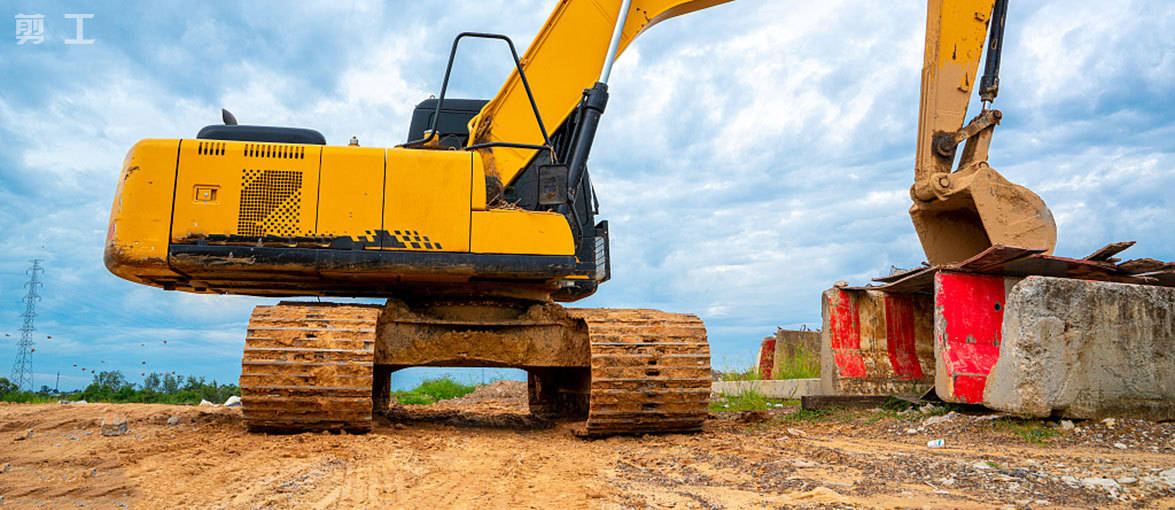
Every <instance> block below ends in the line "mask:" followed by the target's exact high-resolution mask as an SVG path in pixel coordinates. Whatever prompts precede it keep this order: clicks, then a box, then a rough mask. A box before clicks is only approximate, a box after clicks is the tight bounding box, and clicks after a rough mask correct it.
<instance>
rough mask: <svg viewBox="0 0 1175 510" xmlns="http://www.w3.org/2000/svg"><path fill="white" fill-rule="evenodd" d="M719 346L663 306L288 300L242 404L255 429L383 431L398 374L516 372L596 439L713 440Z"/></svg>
mask: <svg viewBox="0 0 1175 510" xmlns="http://www.w3.org/2000/svg"><path fill="white" fill-rule="evenodd" d="M709 360H710V347H709V343H708V342H707V341H706V330H705V327H704V326H703V325H702V321H701V320H700V319H698V318H697V317H695V316H693V315H687V314H675V313H666V312H660V311H657V310H645V309H635V310H618V309H587V308H578V309H577V308H563V307H562V306H559V305H556V304H553V303H549V302H534V301H530V302H528V301H522V300H511V299H504V298H469V299H454V298H443V299H409V300H401V299H389V300H388V302H387V304H386V305H385V306H382V307H381V306H379V305H354V304H335V303H314V302H282V303H280V304H277V305H273V306H258V307H257V308H256V309H254V311H253V316H252V318H251V319H250V321H249V329H248V336H247V337H246V345H245V356H244V359H243V361H242V367H241V370H242V375H241V394H242V404H243V407H244V415H245V422H246V423H247V425H248V427H249V428H250V430H254V431H266V432H301V431H316V430H347V431H351V432H359V431H367V430H370V429H371V426H372V418H373V415H374V414H378V413H380V412H383V411H385V410H387V408H388V405H389V401H390V395H391V392H390V391H389V382H390V376H391V374H392V372H395V371H396V370H400V369H404V368H408V367H414V366H441V367H478V366H481V367H485V366H491V367H511V368H520V369H524V370H526V371H527V374H528V393H529V403H530V411H531V413H532V414H533V415H534V416H535V417H538V418H541V419H571V420H586V421H585V422H584V423H583V424H582V426H580V427H578V428H577V433H579V434H581V435H584V436H589V437H590V436H604V435H611V434H624V433H661V432H691V431H697V430H700V428H701V425H702V422H703V421H704V420H705V418H706V414H707V412H708V410H707V409H708V401H709V395H710V361H709Z"/></svg>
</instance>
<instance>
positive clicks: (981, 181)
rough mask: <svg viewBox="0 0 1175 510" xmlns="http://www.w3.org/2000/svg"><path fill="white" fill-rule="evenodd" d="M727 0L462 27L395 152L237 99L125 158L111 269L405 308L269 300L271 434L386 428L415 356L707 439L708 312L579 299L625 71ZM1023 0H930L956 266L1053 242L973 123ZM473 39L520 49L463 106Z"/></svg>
mask: <svg viewBox="0 0 1175 510" xmlns="http://www.w3.org/2000/svg"><path fill="white" fill-rule="evenodd" d="M725 1H728V0H562V1H561V2H559V3H558V5H556V7H555V9H554V11H553V12H552V13H551V15H550V17H549V18H548V19H547V21H546V23H545V25H544V26H543V27H542V29H541V30H540V31H539V33H538V35H537V36H536V37H535V39H534V41H533V42H532V43H531V45H530V47H529V48H528V49H527V51H526V53H525V54H524V55H523V56H522V57H521V58H519V56H518V53H517V51H516V50H515V48H514V44H513V42H511V41H510V39H509V38H507V37H505V36H501V35H495V34H484V33H471V32H467V33H462V34H460V35H458V36H457V37H456V39H454V41H453V45H452V49H451V51H450V55H449V62H448V66H447V68H446V70H445V75H444V79H443V81H442V86H441V90H440V94H439V97H437V98H435V99H432V98H430V99H428V100H425V101H424V102H422V103H420V104H418V105H417V107H416V110H415V111H414V113H413V116H412V120H411V124H410V127H409V133H408V137H407V141H406V142H405V143H404V144H403V145H400V146H397V147H394V148H387V149H384V148H367V147H359V146H358V143H356V142H355V141H354V140H352V143H351V144H350V145H347V146H331V145H326V143H325V140H324V138H323V136H322V135H321V134H320V133H318V132H316V131H313V130H309V129H299V128H283V127H269V126H250V125H240V124H238V123H237V121H236V119H235V117H234V116H233V115H232V114H230V113H228V112H227V111H224V112H222V115H223V120H224V124H223V125H213V126H207V127H205V128H203V129H201V130H200V132H199V134H198V135H197V136H196V138H195V139H182V140H162V139H147V140H142V141H140V142H138V143H137V144H136V145H135V146H134V147H133V148H132V149H131V150H130V152H129V153H128V154H127V157H126V159H125V161H124V162H123V168H122V174H121V177H120V179H119V183H118V188H117V191H116V195H115V199H114V205H113V207H112V211H111V219H110V228H109V231H108V233H107V240H106V248H105V254H104V259H105V263H106V267H107V268H108V269H109V270H110V271H111V272H113V273H114V274H116V275H118V276H120V277H122V278H125V279H127V280H130V281H133V282H137V283H141V284H145V285H151V286H155V287H161V288H163V289H167V290H181V291H185V292H195V293H216V294H245V295H254V296H347V297H378V298H386V299H387V301H386V303H385V304H383V305H359V304H339V303H316V302H286V301H283V302H281V303H279V304H277V305H271V306H258V307H256V308H255V309H254V311H253V314H252V317H251V318H250V321H249V326H248V331H247V334H246V338H245V349H244V356H243V361H242V367H241V378H240V386H241V392H242V404H243V411H244V419H245V422H246V424H247V426H248V427H249V429H250V430H254V431H277V432H290V431H307V430H339V429H341V430H350V431H365V430H369V429H370V428H371V424H372V416H373V412H375V413H378V412H380V411H383V410H385V409H387V407H388V405H389V400H390V391H389V382H390V375H391V373H392V372H394V371H396V370H400V369H403V368H407V367H414V366H444V367H463V366H483V367H484V366H492V367H514V368H521V369H524V370H526V372H527V374H528V392H529V403H530V409H531V412H532V413H533V414H534V415H536V416H538V417H541V418H574V419H577V420H581V421H582V424H581V426H580V427H579V428H578V430H579V432H581V433H582V434H583V435H587V436H603V435H610V434H617V433H650V432H688V431H696V430H699V429H700V427H701V424H702V422H703V421H704V419H705V417H706V415H707V408H708V400H709V394H710V355H709V344H708V342H707V339H706V331H705V328H704V326H703V324H702V321H701V320H699V319H698V318H697V317H695V316H693V315H687V314H675V313H666V312H661V311H657V310H646V309H634V310H619V309H574V308H564V307H562V306H560V305H557V304H555V302H556V301H562V302H567V301H575V300H579V299H582V298H585V297H587V296H590V295H591V294H592V293H594V292H595V290H596V288H597V287H598V285H599V284H601V283H603V282H605V281H607V280H608V279H609V277H610V273H611V270H610V267H611V266H610V257H609V235H608V223H607V221H597V216H598V214H599V205H598V204H599V203H598V200H597V199H596V196H595V191H594V189H593V187H592V183H591V179H590V177H589V175H588V171H587V160H588V155H589V152H590V150H591V147H592V142H593V140H594V138H595V133H596V129H597V126H598V124H599V121H600V118H601V115H602V114H603V111H604V109H605V106H606V103H607V99H608V92H607V82H608V78H609V75H610V73H611V69H612V64H613V62H614V61H615V59H616V57H617V56H618V55H619V54H620V53H622V52H623V51H624V49H625V48H626V47H627V46H628V45H629V44H630V43H631V42H632V41H633V39H635V38H636V37H637V36H638V35H640V34H641V33H643V32H644V30H646V29H648V28H649V27H651V26H652V25H654V24H656V23H658V22H660V21H663V20H665V19H668V18H672V17H675V16H678V15H681V14H685V13H688V12H692V11H696V10H699V9H703V8H706V7H711V6H714V5H717V4H720V3H724V2H725ZM1004 1H1005V0H998V1H997V0H969V1H958V2H945V0H931V1H930V16H929V17H928V24H927V58H926V63H927V66H926V70H925V71H924V76H923V94H922V101H923V103H922V112H923V113H922V118H921V120H920V123H919V144H918V146H919V149H918V151H919V152H918V164H917V166H916V180H915V185H914V187H913V189H912V191H911V194H912V196H913V198H914V200H915V205H914V207H913V208H912V209H911V215H912V217H913V218H914V222H915V224H916V226H917V229H918V232H919V235H920V236H921V238H922V241H923V244H924V246H925V247H926V251H927V254H928V256H929V258H930V260H931V262H934V263H936V264H937V263H947V262H951V261H958V260H962V259H963V258H966V257H968V256H970V255H974V254H975V253H978V252H979V251H981V250H982V249H983V248H985V247H986V246H984V244H985V243H986V244H988V245H990V244H991V243H1004V244H1014V245H1018V246H1025V247H1038V244H1040V243H1037V244H1032V243H1033V242H1036V241H1041V240H1043V239H1044V238H1047V237H1048V236H1047V235H1042V234H1047V230H1048V228H1047V227H1049V226H1051V216H1048V209H1047V208H1045V207H1044V204H1043V202H1041V201H1040V199H1039V198H1037V197H1036V196H1035V195H1033V194H1032V193H1031V192H1029V191H1028V190H1026V189H1024V188H1021V187H1018V186H1015V185H1012V184H1010V183H1008V182H1007V181H1006V180H1003V179H1002V177H1000V176H999V174H998V173H996V172H995V171H994V170H991V169H990V168H989V167H987V166H986V162H985V160H986V153H987V144H988V142H989V141H990V137H991V131H992V128H993V127H994V125H995V123H996V122H998V120H999V115H998V112H994V111H991V110H987V109H986V108H985V109H984V113H982V114H980V116H979V117H977V118H976V120H975V121H972V122H971V123H970V124H968V125H967V126H962V120H963V116H964V115H965V113H966V105H967V98H968V97H969V94H970V88H971V83H972V81H973V78H974V75H975V72H976V68H977V66H978V61H979V58H980V55H981V54H982V52H983V51H982V50H983V42H984V30H985V27H986V26H987V24H988V20H989V19H991V18H992V17H993V10H992V8H993V3H1000V2H1004ZM964 5H965V6H966V7H965V8H964V7H962V6H964ZM1002 5H1006V4H1002ZM999 9H1000V7H999V6H998V5H997V6H996V11H997V12H995V13H994V17H997V18H999V22H998V23H997V25H998V26H999V27H1000V28H1001V29H1002V25H1003V23H1002V19H1003V14H1002V11H999ZM994 26H995V25H993V27H994ZM994 30H995V29H994V28H993V37H994V34H995V32H994ZM1001 33H1002V32H1001ZM468 38H483V39H495V40H500V41H502V42H503V43H504V44H505V45H507V46H508V47H509V49H510V51H511V55H512V56H513V63H514V71H513V72H512V74H511V75H510V77H509V78H508V79H507V81H506V82H505V84H503V86H502V88H501V90H499V92H498V93H497V95H496V96H494V97H493V98H492V99H491V100H489V101H482V100H470V99H452V98H447V97H446V92H447V89H448V83H449V77H450V74H451V72H452V67H453V61H454V56H455V55H456V52H457V50H458V48H459V44H460V42H461V41H462V40H465V39H468ZM989 53H990V51H989ZM995 54H996V55H997V64H998V46H997V50H996V52H995ZM988 65H989V68H991V58H990V57H989V60H988ZM985 79H986V78H985ZM984 90H990V94H991V97H994V90H995V85H994V84H992V85H991V86H990V87H987V88H985V89H984ZM985 97H986V96H985ZM986 104H987V103H986V102H985V105H986ZM552 120H553V121H554V122H553V123H552V122H551V121H552ZM924 138H925V139H924ZM964 140H965V141H966V143H967V145H966V147H965V148H964V151H963V157H962V159H961V162H960V167H959V170H957V171H952V163H953V155H954V147H955V146H956V145H957V144H959V143H961V142H963V141H964ZM1025 204H1027V205H1028V206H1030V207H1027V208H1026V207H1024V205H1025ZM1033 207H1035V209H1033ZM1025 211H1028V212H1027V213H1025ZM1033 214H1035V215H1036V216H1035V217H1034V216H1032V215H1033ZM1046 216H1047V220H1048V221H1047V222H1044V221H1036V222H1035V223H1034V222H1033V220H1034V219H1035V220H1041V219H1042V218H1045V217H1046ZM1044 223H1048V225H1043V224H1044ZM1042 225H1043V226H1042ZM1052 228H1053V237H1054V238H1055V227H1052ZM1052 242H1053V241H1052V240H1048V243H1047V244H1049V247H1051V243H1052ZM1026 243H1027V244H1026Z"/></svg>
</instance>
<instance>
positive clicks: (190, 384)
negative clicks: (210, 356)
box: [0, 370, 241, 404]
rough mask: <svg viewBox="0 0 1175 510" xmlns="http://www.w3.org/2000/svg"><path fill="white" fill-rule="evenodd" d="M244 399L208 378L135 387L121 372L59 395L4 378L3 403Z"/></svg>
mask: <svg viewBox="0 0 1175 510" xmlns="http://www.w3.org/2000/svg"><path fill="white" fill-rule="evenodd" d="M233 395H237V396H240V395H241V389H240V388H238V387H237V385H235V384H218V383H217V382H216V381H212V382H207V380H206V379H205V378H204V377H195V376H190V375H189V376H183V375H173V374H167V373H157V372H152V373H150V374H148V375H147V377H146V378H144V379H143V382H142V383H132V382H130V381H129V380H127V378H126V376H125V375H124V374H123V373H122V372H121V371H119V370H110V371H103V372H99V373H97V374H94V379H93V381H91V382H90V384H89V385H87V386H86V387H85V388H84V389H81V390H76V391H70V392H56V391H54V390H53V389H52V388H49V387H48V386H41V389H40V391H35V392H34V391H21V390H20V388H17V387H16V385H15V384H13V383H12V382H11V381H9V380H8V379H5V378H3V377H0V401H3V402H56V401H58V400H71V401H79V400H85V401H86V402H113V403H142V404H198V403H200V401H201V400H207V401H209V402H212V403H214V404H223V403H224V401H225V400H227V399H228V398H229V397H231V396H233Z"/></svg>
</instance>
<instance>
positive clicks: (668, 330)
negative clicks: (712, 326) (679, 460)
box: [568, 308, 711, 437]
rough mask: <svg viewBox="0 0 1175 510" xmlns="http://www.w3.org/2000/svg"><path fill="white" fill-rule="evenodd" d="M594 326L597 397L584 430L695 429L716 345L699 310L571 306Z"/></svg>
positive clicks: (596, 433)
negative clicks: (695, 313) (694, 312)
mask: <svg viewBox="0 0 1175 510" xmlns="http://www.w3.org/2000/svg"><path fill="white" fill-rule="evenodd" d="M568 312H569V313H570V314H571V316H573V317H576V318H579V319H582V320H583V321H584V322H585V323H586V324H587V326H588V334H589V335H590V345H591V373H592V376H591V388H590V392H591V400H590V404H589V408H588V419H587V423H586V426H585V427H584V429H583V431H582V433H583V434H584V435H586V436H589V437H600V436H609V435H614V434H650V433H666V432H696V431H699V430H701V428H702V423H703V422H704V421H705V420H706V416H707V414H708V413H709V400H710V384H711V381H710V344H709V343H708V342H707V341H706V328H705V326H704V325H703V324H702V321H701V319H698V318H697V317H696V316H693V315H687V314H678V313H666V312H661V311H658V310H646V309H589V308H578V309H574V308H573V309H568Z"/></svg>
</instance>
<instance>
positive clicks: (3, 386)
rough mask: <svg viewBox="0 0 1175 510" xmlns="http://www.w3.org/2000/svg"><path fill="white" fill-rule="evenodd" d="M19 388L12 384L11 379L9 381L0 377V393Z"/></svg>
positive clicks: (10, 391) (14, 391)
mask: <svg viewBox="0 0 1175 510" xmlns="http://www.w3.org/2000/svg"><path fill="white" fill-rule="evenodd" d="M19 389H20V388H17V387H16V385H15V384H12V381H9V380H8V379H6V378H4V377H0V395H3V394H5V393H16V391H17V390H19Z"/></svg>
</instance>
